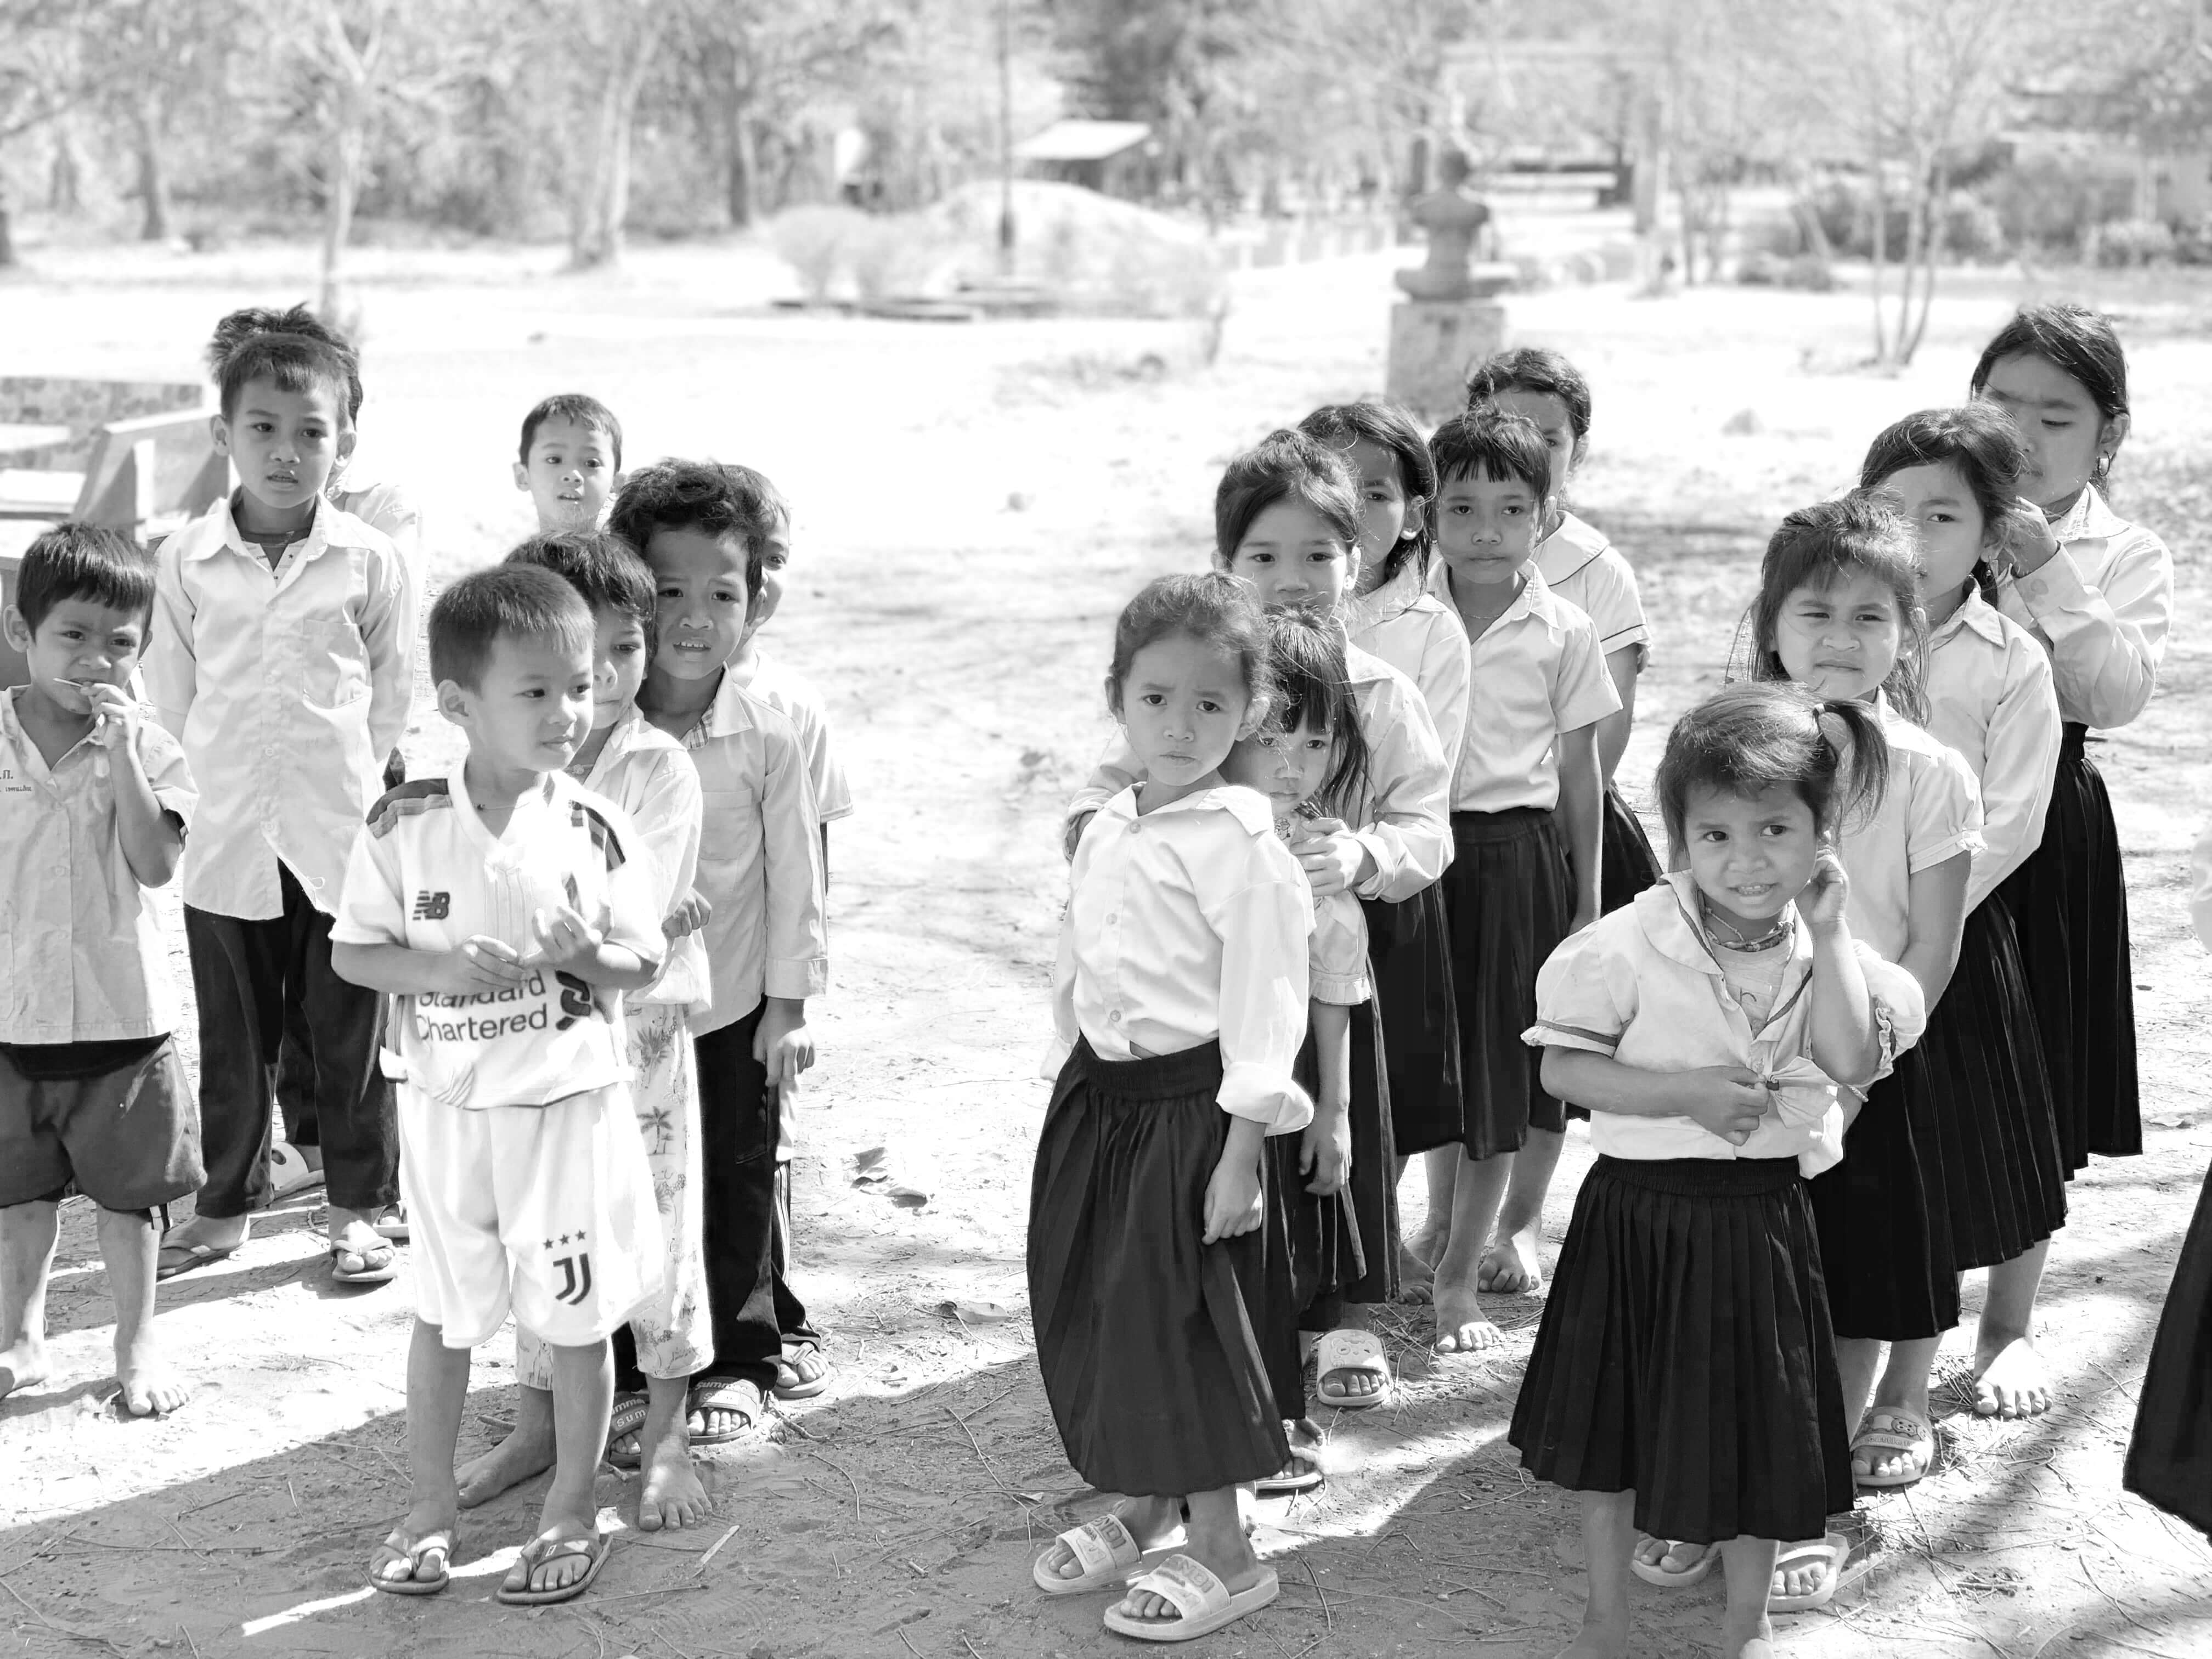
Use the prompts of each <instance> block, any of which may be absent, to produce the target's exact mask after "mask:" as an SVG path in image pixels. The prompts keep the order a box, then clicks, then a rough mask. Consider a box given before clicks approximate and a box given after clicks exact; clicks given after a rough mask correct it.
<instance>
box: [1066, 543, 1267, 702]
mask: <svg viewBox="0 0 2212 1659" xmlns="http://www.w3.org/2000/svg"><path fill="white" fill-rule="evenodd" d="M1178 634H1187V635H1189V636H1190V637H1191V638H1192V639H1194V640H1196V641H1199V642H1200V643H1201V644H1203V645H1206V646H1210V647H1212V648H1213V649H1215V650H1217V651H1219V652H1221V653H1224V654H1225V655H1226V656H1230V657H1233V658H1235V659H1236V661H1237V672H1238V674H1239V675H1240V676H1241V678H1243V682H1244V693H1245V696H1246V697H1247V699H1248V700H1249V705H1250V707H1251V708H1255V709H1260V708H1266V707H1267V702H1268V698H1269V696H1271V694H1272V692H1273V678H1272V677H1271V676H1270V675H1269V673H1268V671H1267V628H1266V621H1265V617H1264V616H1263V614H1262V613H1261V610H1260V605H1259V602H1258V601H1257V600H1256V599H1254V598H1253V597H1252V588H1251V586H1250V584H1249V583H1246V582H1242V581H1239V580H1237V578H1236V577H1234V576H1231V575H1226V574H1223V573H1222V572H1220V571H1218V570H1209V571H1206V572H1205V573H1203V574H1199V575H1178V576H1158V577H1155V578H1153V580H1151V581H1148V582H1146V584H1145V585H1144V586H1143V587H1142V588H1140V589H1139V590H1138V592H1137V597H1136V598H1135V599H1131V600H1130V601H1129V602H1128V604H1127V605H1123V606H1122V607H1121V616H1120V617H1117V618H1115V623H1114V657H1113V660H1112V661H1111V662H1110V663H1109V664H1108V665H1107V668H1106V702H1107V706H1108V707H1109V708H1111V709H1112V710H1113V711H1114V715H1115V719H1117V720H1118V719H1120V718H1121V688H1122V686H1123V685H1124V684H1127V681H1128V678H1129V666H1130V665H1131V664H1132V663H1133V661H1135V659H1136V655H1137V653H1139V651H1141V650H1143V649H1144V648H1145V647H1146V646H1148V645H1151V644H1152V643H1154V642H1155V641H1159V640H1164V639H1170V638H1172V637H1174V636H1175V635H1178Z"/></svg>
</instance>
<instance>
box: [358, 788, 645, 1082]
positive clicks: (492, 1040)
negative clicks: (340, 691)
mask: <svg viewBox="0 0 2212 1659" xmlns="http://www.w3.org/2000/svg"><path fill="white" fill-rule="evenodd" d="M641 842H642V837H641V836H639V834H638V832H637V827H636V826H635V824H634V823H631V822H630V818H629V814H628V813H627V812H625V811H623V810H622V808H621V807H619V806H617V805H615V804H614V803H613V802H612V801H611V800H609V799H606V797H605V796H604V795H600V794H596V793H593V792H592V791H591V790H588V789H586V788H585V787H583V785H581V784H580V783H578V782H576V781H575V780H574V779H573V778H570V777H568V775H566V774H564V773H560V772H555V773H552V774H550V775H548V776H547V777H545V778H544V780H543V781H541V782H540V783H539V784H538V787H536V788H534V789H532V791H531V792H530V793H527V794H526V795H524V796H523V797H522V798H521V799H520V800H518V801H516V802H515V805H514V811H513V814H512V815H511V816H510V817H509V818H508V820H507V827H506V828H505V829H503V830H501V832H500V833H499V834H498V835H496V836H495V835H494V834H492V832H491V830H490V829H489V827H488V826H487V825H486V824H485V823H484V822H483V819H482V818H481V817H478V816H477V808H476V805H475V803H474V802H473V801H472V800H471V799H470V796H469V793H468V786H467V783H466V781H465V778H464V776H463V775H462V774H461V773H460V772H459V771H456V772H455V773H454V774H453V775H452V776H450V777H444V778H419V779H410V780H409V781H407V782H405V783H403V784H401V785H400V786H399V787H398V788H397V789H394V790H392V792H391V793H389V794H387V795H386V796H385V797H384V798H383V799H381V800H380V801H378V802H377V804H376V806H375V809H374V811H372V812H371V813H370V814H369V816H368V823H366V824H364V825H363V826H362V829H361V831H360V834H359V835H358V836H357V837H356V839H355V842H354V845H353V856H352V858H351V860H349V863H348V864H347V866H346V878H345V896H344V899H343V902H342V903H341V904H340V906H339V908H338V915H337V921H335V922H333V923H332V924H331V943H332V944H334V945H404V946H405V947H406V948H407V949H408V950H410V951H453V950H458V949H459V948H460V946H461V945H463V944H465V943H466V942H467V941H468V940H469V939H471V938H473V937H475V936H476V935H477V934H483V935H485V936H486V937H489V938H491V939H498V940H499V941H501V943H502V944H504V945H508V946H510V947H511V948H513V949H514V950H516V951H520V952H522V954H523V956H524V958H525V960H527V959H528V958H529V957H530V956H531V955H532V953H534V952H536V951H538V949H539V946H538V939H537V935H536V933H535V931H534V929H533V927H532V921H533V918H534V917H535V916H536V915H537V914H538V912H539V911H541V910H546V909H550V908H553V907H555V906H557V905H559V904H562V903H564V902H565V903H567V904H568V905H569V906H570V907H571V908H574V909H575V910H576V911H578V912H580V914H581V915H583V916H584V917H585V919H586V921H590V922H591V923H592V925H593V926H594V927H599V928H602V929H604V930H605V933H606V937H607V939H608V941H609V942H610V943H611V944H615V945H623V946H626V947H627V948H629V950H632V951H636V952H637V953H638V955H639V956H640V957H642V958H643V959H644V960H645V961H647V962H649V963H658V962H659V960H660V957H661V953H662V951H664V950H665V948H666V947H665V940H664V939H663V938H662V935H661V932H660V912H659V910H658V909H656V908H654V901H655V899H656V897H657V896H658V889H659V874H658V872H656V870H655V869H654V867H653V860H652V859H651V857H650V856H647V855H644V849H643V848H642V845H641ZM392 1030H393V1031H394V1033H395V1034H396V1036H394V1037H393V1038H391V1039H387V1041H396V1042H397V1044H398V1053H397V1055H396V1057H395V1056H392V1055H387V1056H386V1075H387V1076H391V1077H394V1078H398V1079H404V1081H405V1082H406V1083H407V1084H408V1085H410V1087H412V1088H414V1089H416V1090H417V1091H420V1092H421V1093H422V1094H423V1095H425V1096H427V1097H429V1098H431V1099H433V1100H436V1101H440V1102H441V1103H444V1104H446V1105H448V1106H457V1107H460V1108H463V1109H466V1110H470V1111H477V1110H482V1109H485V1108H487V1107H493V1106H548V1105H550V1104H552V1103H554V1102H555V1101H556V1100H562V1099H566V1098H567V1097H569V1096H571V1095H580V1094H586V1093H589V1092H590V1091H592V1090H595V1089H605V1088H607V1087H609V1086H611V1085H614V1084H617V1083H620V1082H623V1081H624V1080H625V1079H628V1078H629V1059H628V1056H627V1054H626V1053H625V1050H624V1045H623V997H622V993H621V992H619V991H609V990H605V989H604V988H601V987H596V986H593V985H591V984H588V983H586V981H583V980H581V979H580V978H578V977H576V976H575V975H572V974H563V973H560V972H557V971H556V970H553V969H546V968H542V967H541V968H539V969H537V970H536V971H535V972H533V973H532V975H531V976H530V978H528V979H527V980H526V981H523V982H522V983H520V984H519V985H515V986H512V987H507V988H505V989H502V990H497V991H482V992H473V993H468V994H459V995H453V994H445V993H436V994H421V995H416V996H403V997H400V998H398V999H397V1006H396V1007H395V1008H394V1010H393V1015H392Z"/></svg>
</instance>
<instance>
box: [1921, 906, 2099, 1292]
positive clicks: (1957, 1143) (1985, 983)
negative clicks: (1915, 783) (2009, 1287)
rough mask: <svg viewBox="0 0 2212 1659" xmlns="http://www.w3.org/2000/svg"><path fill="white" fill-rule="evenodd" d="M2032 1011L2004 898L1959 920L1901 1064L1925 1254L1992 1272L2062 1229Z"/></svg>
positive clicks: (2061, 1175)
mask: <svg viewBox="0 0 2212 1659" xmlns="http://www.w3.org/2000/svg"><path fill="white" fill-rule="evenodd" d="M2035 1020H2036V1015H2035V1006H2034V1004H2033V1000H2031V999H2030V997H2029V994H2028V988H2027V976H2026V975H2025V974H2024V973H2023V972H2022V971H2021V963H2020V947H2019V945H2017V944H2016V943H2015V941H2014V939H2013V927H2012V915H2011V913H2010V912H2009V911H2008V910H2007V909H2006V908H2005V902H2004V895H2003V894H2002V893H1992V894H1990V896H1988V897H1987V898H1985V899H1984V900H1983V901H1982V902H1981V903H1980V904H1978V905H1977V906H1976V907H1975V908H1974V911H1973V914H1972V915H1969V916H1968V917H1967V918H1966V936H1965V938H1964V939H1962V940H1961V941H1960V946H1959V965H1958V967H1957V968H1956V969H1954V970H1953V972H1952V975H1951V982H1950V984H1949V985H1948V987H1945V989H1944V992H1943V998H1942V1001H1940V1002H1938V1003H1937V1004H1936V1011H1935V1012H1933V1013H1932V1014H1930V1015H1929V1017H1928V1030H1927V1032H1926V1033H1925V1035H1923V1036H1922V1037H1921V1039H1920V1043H1919V1046H1918V1048H1916V1049H1915V1050H1914V1051H1913V1052H1914V1054H1917V1056H1918V1060H1919V1063H1918V1064H1917V1065H1915V1066H1911V1067H1910V1068H1909V1069H1906V1068H1900V1069H1905V1089H1904V1095H1905V1110H1906V1111H1907V1112H1908V1113H1909V1114H1911V1118H1912V1134H1913V1141H1914V1144H1915V1145H1916V1146H1919V1147H1921V1148H1922V1149H1923V1152H1928V1151H1932V1152H1933V1157H1932V1158H1929V1159H1926V1160H1925V1161H1924V1162H1925V1164H1932V1165H1933V1169H1932V1170H1931V1172H1930V1179H1931V1181H1932V1182H1933V1184H1934V1187H1935V1189H1936V1206H1935V1210H1934V1213H1933V1216H1932V1218H1931V1219H1932V1221H1933V1224H1934V1225H1933V1226H1932V1228H1931V1233H1932V1243H1931V1247H1930V1248H1931V1252H1932V1254H1933V1255H1934V1257H1935V1260H1936V1262H1937V1263H1938V1264H1942V1265H1947V1266H1948V1267H1950V1268H1951V1269H1952V1270H1954V1271H1955V1272H1961V1273H1963V1272H1964V1271H1966V1269H1967V1268H1969V1267H1996V1265H1997V1264H1998V1263H1999V1262H2001V1261H2011V1260H2012V1259H2013V1258H2014V1257H2015V1256H2016V1255H2020V1254H2021V1251H2023V1250H2026V1249H2028V1248H2029V1247H2030V1246H2032V1245H2034V1244H2038V1243H2041V1242H2042V1241H2043V1240H2045V1239H2046V1238H2048V1237H2051V1234H2053V1233H2054V1232H2056V1231H2058V1229H2059V1228H2061V1227H2063V1226H2064V1225H2066V1168H2065V1165H2064V1164H2063V1163H2062V1162H2061V1161H2060V1158H2059V1152H2058V1125H2057V1117H2056V1116H2055V1115H2054V1112H2053V1108H2052V1105H2051V1081H2050V1077H2049V1074H2048V1073H2046V1072H2045V1068H2044V1065H2043V1044H2042V1042H2041V1040H2040V1038H2039V1036H2038V1035H2037V1032H2036V1024H2035Z"/></svg>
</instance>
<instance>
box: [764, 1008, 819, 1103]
mask: <svg viewBox="0 0 2212 1659" xmlns="http://www.w3.org/2000/svg"><path fill="white" fill-rule="evenodd" d="M753 1058H754V1059H755V1060H758V1061H760V1063H761V1065H762V1066H763V1067H764V1068H765V1069H766V1070H767V1072H768V1086H769V1088H771V1089H795V1088H797V1087H798V1086H799V1073H802V1072H804V1071H805V1070H806V1069H807V1068H808V1067H810V1066H812V1065H813V1064H814V1036H813V1034H812V1033H811V1031H809V1030H807V1029H806V1005H805V1003H803V1002H797V1001H793V1000H792V999H790V998H788V997H770V998H769V999H768V1004H767V1006H766V1008H765V1009H764V1010H763V1012H762V1014H761V1023H760V1027H759V1029H758V1030H756V1031H755V1032H754V1033H753Z"/></svg>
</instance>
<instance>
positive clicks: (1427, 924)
mask: <svg viewBox="0 0 2212 1659" xmlns="http://www.w3.org/2000/svg"><path fill="white" fill-rule="evenodd" d="M1359 908H1360V909H1361V911H1362V912H1363V913H1364V915H1366V917H1367V960H1368V964H1369V967H1370V970H1371V971H1372V972H1373V974H1374V975H1375V1000H1376V1005H1377V1006H1378V1007H1379V1009H1380V1011H1381V1015H1382V1023H1383V1059H1384V1061H1385V1063H1386V1065H1387V1066H1388V1068H1389V1084H1390V1127H1391V1138H1392V1139H1394V1140H1395V1142H1396V1144H1397V1148H1398V1151H1399V1152H1400V1153H1401V1154H1403V1155H1406V1156H1408V1157H1410V1156H1411V1155H1412V1154H1413V1153H1415V1152H1427V1151H1428V1150H1429V1148H1431V1146H1454V1145H1455V1144H1456V1143H1457V1142H1458V1141H1459V1140H1461V1139H1462V1138H1463V1137H1464V1136H1465V1135H1466V1133H1467V1108H1466V1104H1465V1099H1464V1091H1463V1088H1462V1083H1461V1072H1460V1054H1459V1010H1458V1008H1457V1006H1456V1005H1455V1001H1454V999H1453V996H1452V964H1451V939H1450V935H1449V932H1448V931H1447V929H1446V927H1445V924H1444V895H1443V884H1442V883H1441V882H1439V883H1437V884H1434V885H1432V886H1429V887H1425V888H1423V889H1422V890H1420V891H1419V892H1418V893H1416V894H1414V895H1413V897H1411V898H1409V899H1407V900H1404V901H1403V902H1399V903H1395V904H1393V903H1390V902H1387V901H1385V900H1382V899H1362V900H1361V901H1360V903H1359Z"/></svg>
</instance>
